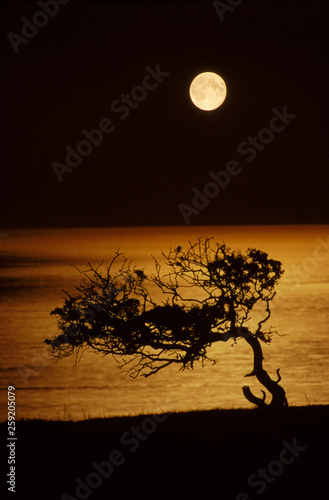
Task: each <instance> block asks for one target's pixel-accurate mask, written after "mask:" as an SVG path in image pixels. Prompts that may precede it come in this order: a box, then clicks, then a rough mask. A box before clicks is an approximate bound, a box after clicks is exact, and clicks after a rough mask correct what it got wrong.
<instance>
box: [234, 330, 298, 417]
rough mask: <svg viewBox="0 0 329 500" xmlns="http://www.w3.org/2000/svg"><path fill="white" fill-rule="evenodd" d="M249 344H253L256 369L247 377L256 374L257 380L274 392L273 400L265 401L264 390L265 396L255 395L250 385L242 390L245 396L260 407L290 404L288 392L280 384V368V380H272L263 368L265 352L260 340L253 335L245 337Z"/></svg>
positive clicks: (280, 406) (279, 378)
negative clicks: (287, 396) (267, 402)
mask: <svg viewBox="0 0 329 500" xmlns="http://www.w3.org/2000/svg"><path fill="white" fill-rule="evenodd" d="M245 339H246V341H247V342H248V344H249V345H250V346H251V348H252V350H253V353H254V369H253V371H252V372H251V373H248V374H247V375H245V377H252V376H255V377H256V378H257V380H258V381H259V382H260V383H261V384H262V385H263V386H264V387H265V388H266V389H267V390H268V391H269V392H270V393H271V394H272V401H271V402H270V403H269V404H266V403H265V398H266V394H265V392H264V391H262V393H263V398H258V397H257V396H255V395H254V394H253V393H252V392H251V390H250V388H249V387H248V386H244V387H243V389H242V391H243V394H244V396H245V397H246V398H247V399H248V401H250V402H251V403H253V404H255V405H256V406H258V408H269V407H270V408H283V407H285V406H288V401H287V398H286V393H285V390H284V389H283V387H281V386H280V385H279V382H280V380H281V376H280V373H279V371H280V369H279V368H278V369H277V374H278V380H276V381H275V380H272V379H271V377H270V376H269V375H268V373H267V372H266V371H265V370H264V368H263V359H264V357H263V352H262V348H261V345H260V342H259V340H258V339H257V338H256V337H254V336H253V335H250V336H246V337H245Z"/></svg>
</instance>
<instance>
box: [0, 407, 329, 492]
mask: <svg viewBox="0 0 329 500" xmlns="http://www.w3.org/2000/svg"><path fill="white" fill-rule="evenodd" d="M328 417H329V406H305V407H291V408H287V409H285V410H283V411H281V412H278V413H274V414H268V413H266V412H261V411H259V410H242V409H241V410H211V411H193V412H184V413H172V414H170V415H166V414H164V415H162V416H161V415H160V416H154V417H152V416H149V415H140V416H134V417H115V418H103V419H90V420H83V421H77V422H72V421H71V422H70V421H68V422H67V421H45V420H26V421H24V420H23V421H19V422H17V437H18V440H17V472H16V474H17V493H16V496H15V498H16V499H18V498H19V499H20V498H24V499H25V498H27V497H28V496H29V495H31V494H33V498H34V499H39V498H40V499H43V498H45V499H52V498H57V499H61V498H63V499H66V500H68V499H71V500H72V498H84V499H87V498H91V499H96V498H97V499H98V498H99V499H112V498H123V499H126V498H127V499H129V498H131V497H132V495H134V496H135V495H138V494H141V495H143V497H144V498H147V499H151V498H152V499H157V500H159V499H162V498H176V497H180V498H189V497H190V498H192V499H194V498H197V497H198V496H199V495H202V497H203V499H207V500H208V499H212V498H214V499H217V498H218V499H225V500H230V499H232V500H254V499H256V498H257V499H258V498H260V499H261V500H263V499H264V500H265V499H276V500H277V499H279V498H280V499H286V498H287V499H298V500H302V499H305V500H311V499H313V498H321V495H322V492H323V491H327V489H328V486H327V470H328V450H329V447H328V445H329V442H328V441H329V439H328V430H327V424H328V420H329V418H328ZM5 425H6V424H1V427H3V429H2V430H4V431H5V428H4V426H5ZM283 443H288V451H286V452H283V449H284V448H286V445H285V444H283ZM294 444H295V447H296V446H297V451H295V452H294V453H295V456H294V453H293V452H291V451H289V449H290V448H291V447H292V448H293V446H294ZM289 446H290V448H289ZM293 449H294V448H293ZM280 457H281V460H280ZM282 460H283V461H284V462H285V463H282ZM273 461H275V463H274V462H273ZM102 462H103V465H102V467H103V468H102V471H103V474H104V475H108V477H107V478H105V477H102V475H101V473H100V471H99V470H97V468H95V465H93V464H96V467H97V466H99V464H101V463H102ZM104 462H107V465H104ZM280 462H281V465H280ZM287 462H289V463H287ZM269 467H270V468H269ZM259 468H261V469H262V470H264V469H265V471H267V472H266V474H267V476H266V477H267V478H269V479H264V478H262V477H259V472H258V471H259ZM270 470H271V471H272V474H269V471H270ZM273 474H275V475H273ZM252 475H253V476H252ZM251 476H252V480H251V479H250V477H251ZM76 478H80V480H81V481H82V482H83V484H85V485H86V487H87V489H85V487H84V486H81V485H82V483H81V482H77V481H76ZM248 478H249V481H251V485H250V484H248ZM87 480H88V481H89V486H88V481H87ZM79 485H80V489H79ZM91 485H92V486H91ZM96 486H97V487H96ZM264 486H265V488H264ZM77 488H78V490H77ZM324 488H325V489H324ZM261 490H262V491H261ZM242 492H244V494H243V493H242ZM257 492H258V493H257ZM64 493H67V495H66V496H63V497H62V495H63V494H64ZM69 495H70V496H69Z"/></svg>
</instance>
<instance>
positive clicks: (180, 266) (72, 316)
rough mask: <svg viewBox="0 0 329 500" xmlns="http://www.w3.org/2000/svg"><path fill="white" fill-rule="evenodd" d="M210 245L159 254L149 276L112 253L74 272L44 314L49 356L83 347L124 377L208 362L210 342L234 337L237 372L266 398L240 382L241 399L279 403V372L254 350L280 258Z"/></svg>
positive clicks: (266, 336) (266, 337)
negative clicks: (78, 278) (52, 320)
mask: <svg viewBox="0 0 329 500" xmlns="http://www.w3.org/2000/svg"><path fill="white" fill-rule="evenodd" d="M211 243H212V242H211V238H205V239H203V238H200V239H199V240H198V241H197V242H196V243H189V247H188V248H187V250H183V248H182V247H177V248H176V249H173V250H170V251H169V253H168V254H165V253H163V254H162V255H163V257H164V262H163V263H162V264H160V263H159V262H158V261H157V260H156V259H154V260H155V270H154V274H152V275H151V276H149V277H148V276H146V275H145V273H144V271H143V270H140V269H137V268H136V267H133V266H132V264H131V262H129V261H128V260H127V259H126V258H124V256H123V255H122V254H120V253H118V252H117V253H116V254H115V255H114V257H113V259H112V261H111V263H110V264H109V265H108V266H107V267H106V269H105V271H104V269H103V270H102V269H101V265H100V266H99V267H97V268H94V267H93V266H92V265H90V264H89V267H88V269H87V270H86V271H80V272H82V273H83V275H84V278H83V280H82V283H81V284H80V285H79V286H78V287H76V292H75V293H66V296H65V299H64V304H63V306H62V307H59V308H56V309H55V310H54V311H52V312H51V314H54V315H56V316H57V317H58V327H59V331H60V334H59V335H57V336H56V337H54V338H52V339H47V340H45V342H46V343H47V344H49V346H50V347H51V353H52V356H53V357H54V358H56V359H60V358H63V357H66V356H71V355H75V356H76V358H77V360H79V358H80V354H81V353H82V351H83V350H85V349H91V350H93V351H95V352H97V353H102V354H103V355H108V354H111V355H112V356H113V357H114V359H115V360H116V361H118V362H119V364H120V365H121V367H122V366H125V367H126V368H127V371H128V373H129V374H130V376H132V377H137V376H138V375H142V376H144V377H148V376H150V375H152V374H155V373H157V372H158V371H159V370H161V369H163V368H165V367H166V366H169V365H172V364H174V363H176V364H178V365H179V366H180V369H186V368H193V366H194V363H195V362H196V361H200V362H201V363H202V364H203V363H204V362H205V361H207V360H210V361H212V362H216V360H213V359H210V358H209V357H208V351H209V348H210V347H211V346H212V345H213V344H214V343H215V342H227V341H228V340H229V339H233V341H234V342H236V341H237V339H239V338H242V339H244V340H245V341H246V342H247V343H248V344H249V345H250V347H251V349H252V352H253V369H252V371H251V373H249V374H247V375H245V376H246V377H252V376H255V377H256V378H257V380H258V381H259V382H260V383H261V384H262V385H263V386H264V387H265V388H266V389H267V390H268V391H269V392H270V394H271V401H270V402H269V403H266V402H265V399H266V393H265V392H264V391H262V393H263V397H262V398H259V397H257V396H255V395H254V394H253V393H252V392H251V390H250V388H249V387H248V386H244V387H243V393H244V395H245V397H246V398H247V399H248V400H249V401H250V402H251V403H253V404H255V405H256V406H258V407H259V408H268V407H270V408H280V407H283V406H286V405H287V399H286V395H285V391H284V389H283V388H282V387H281V386H280V385H279V382H280V380H281V377H280V374H279V369H278V370H277V380H273V379H272V378H271V377H270V376H269V375H268V373H267V372H266V370H265V369H264V368H263V353H262V348H261V343H262V342H265V343H270V342H271V340H272V336H273V334H274V333H277V332H275V331H273V330H272V328H271V327H270V328H269V329H264V324H265V323H266V322H267V321H268V320H269V318H270V315H271V311H270V303H271V301H272V300H273V298H274V296H275V293H276V292H275V291H274V288H275V286H276V284H277V282H278V280H279V279H280V277H281V275H282V274H283V270H282V267H281V262H279V261H277V260H273V259H269V258H268V255H267V253H265V252H263V251H260V250H256V249H248V250H247V252H246V253H245V254H243V253H241V252H240V251H235V250H231V249H230V248H228V247H227V246H226V245H225V244H224V243H223V244H220V245H219V244H217V245H216V246H214V248H212V246H211ZM118 263H120V266H119V267H117V264H118ZM116 267H117V270H116V271H115V270H114V269H115V268H116ZM154 295H157V296H159V295H160V297H161V298H162V300H161V301H159V300H158V301H156V300H155V299H154ZM252 312H253V318H252V317H251V313H252ZM255 318H256V319H255Z"/></svg>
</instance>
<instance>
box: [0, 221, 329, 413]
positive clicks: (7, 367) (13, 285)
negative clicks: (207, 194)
mask: <svg viewBox="0 0 329 500" xmlns="http://www.w3.org/2000/svg"><path fill="white" fill-rule="evenodd" d="M1 231H2V233H1V235H0V318H1V319H0V344H1V348H0V394H1V412H0V419H1V421H4V420H6V418H7V391H8V387H9V386H11V387H13V388H14V389H13V390H12V391H13V392H14V393H15V398H16V399H15V402H16V419H31V418H41V419H76V420H81V419H85V418H93V417H109V416H119V415H136V414H142V413H145V414H148V413H160V412H167V411H171V412H173V411H187V410H205V409H214V408H249V407H251V404H250V403H249V401H247V400H246V399H245V398H244V396H243V393H242V387H243V386H244V385H249V386H250V388H251V390H252V391H253V392H254V393H255V394H256V395H259V396H261V389H263V387H262V386H261V385H260V384H259V383H258V382H257V380H256V379H254V378H253V377H249V378H248V379H245V378H244V375H246V374H247V373H249V372H250V371H251V370H252V364H253V357H252V351H251V348H250V346H249V345H248V344H247V343H246V341H245V340H244V339H240V340H238V341H237V342H236V343H234V342H233V341H232V339H229V340H228V341H227V342H225V343H224V342H223V343H222V342H221V343H218V344H220V345H214V346H212V347H211V348H210V350H209V352H208V353H209V356H210V357H211V358H212V359H213V360H214V361H216V363H211V362H207V363H205V365H204V366H202V365H201V364H200V365H195V367H194V369H193V370H185V371H181V370H179V366H177V365H174V366H169V367H167V368H165V369H163V370H161V371H159V372H158V373H157V374H155V375H152V376H150V377H148V378H144V377H138V378H131V377H129V375H127V373H126V372H125V369H124V368H120V366H119V364H118V363H117V362H116V361H115V360H114V359H113V358H112V357H111V356H104V357H102V356H101V355H98V354H95V353H94V352H88V351H85V352H84V353H83V355H82V357H81V358H80V359H79V360H78V361H77V360H76V359H75V358H72V357H68V358H65V359H63V360H60V361H58V362H54V361H53V360H52V358H51V356H50V353H49V350H48V348H47V346H46V345H45V343H44V340H45V339H46V338H51V337H53V336H54V335H56V333H57V332H58V329H57V322H56V321H57V320H56V317H55V316H52V315H50V312H51V311H52V310H53V309H55V308H56V307H59V306H61V305H62V303H63V298H64V291H69V292H73V291H74V290H75V287H76V286H78V285H79V284H80V283H81V280H82V278H83V274H82V273H81V271H84V270H86V269H87V267H88V263H91V264H92V265H94V266H97V265H99V264H101V263H102V262H103V266H106V265H107V264H108V263H109V262H110V260H111V258H112V257H113V255H114V253H115V252H116V251H118V250H119V251H120V252H122V253H123V254H124V255H125V256H126V257H127V259H129V260H131V261H132V263H133V264H134V265H136V266H137V267H138V268H140V269H144V271H145V273H146V274H152V272H154V270H155V267H154V258H156V259H159V261H160V262H161V259H163V256H162V251H163V252H164V253H166V252H167V251H168V250H170V248H176V247H177V246H179V245H180V246H182V247H183V249H184V248H187V247H188V245H189V242H195V241H197V239H198V238H200V237H210V238H213V240H212V241H213V243H214V245H215V244H216V243H217V242H219V243H221V242H225V243H226V244H227V245H228V246H229V247H230V248H232V249H240V250H241V251H245V250H247V249H248V248H257V249H260V250H263V251H265V252H267V253H268V255H269V257H270V258H273V259H277V260H280V261H281V262H282V265H283V269H284V270H285V273H284V275H283V277H282V278H281V280H280V283H279V284H278V286H277V294H276V296H275V298H274V300H273V302H272V304H271V309H272V314H271V317H270V319H269V321H268V325H269V326H272V327H273V329H275V330H276V331H277V334H274V335H273V338H272V342H271V344H269V345H267V344H263V353H264V368H265V369H266V370H267V371H268V373H269V374H270V375H271V376H272V377H273V378H275V379H276V370H277V369H278V368H280V373H281V376H282V380H281V382H280V383H281V385H282V386H283V387H284V389H285V390H286V394H287V399H288V403H289V405H292V406H303V405H309V404H328V403H329V363H328V355H329V335H328V324H329V226H323V225H322V226H320V225H313V226H312V225H298V226H202V227H196V226H194V227H189V226H184V227H144V228H143V227H135V228H56V229H12V230H11V229H7V230H1ZM158 294H159V295H158V297H157V299H159V300H161V298H162V297H161V293H160V291H159V292H158ZM268 398H269V396H268Z"/></svg>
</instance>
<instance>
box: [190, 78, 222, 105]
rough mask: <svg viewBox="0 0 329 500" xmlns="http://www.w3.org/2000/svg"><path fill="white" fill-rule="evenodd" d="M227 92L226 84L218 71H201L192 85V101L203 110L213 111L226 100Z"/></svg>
mask: <svg viewBox="0 0 329 500" xmlns="http://www.w3.org/2000/svg"><path fill="white" fill-rule="evenodd" d="M226 94H227V89H226V84H225V82H224V80H223V78H222V77H221V76H219V75H217V74H216V73H211V72H205V73H200V74H199V75H197V76H196V77H195V78H194V79H193V81H192V83H191V85H190V98H191V101H192V102H193V104H194V105H195V106H196V107H197V108H199V109H202V110H203V111H213V110H214V109H217V108H219V106H221V105H222V104H223V102H224V101H225V98H226Z"/></svg>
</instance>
